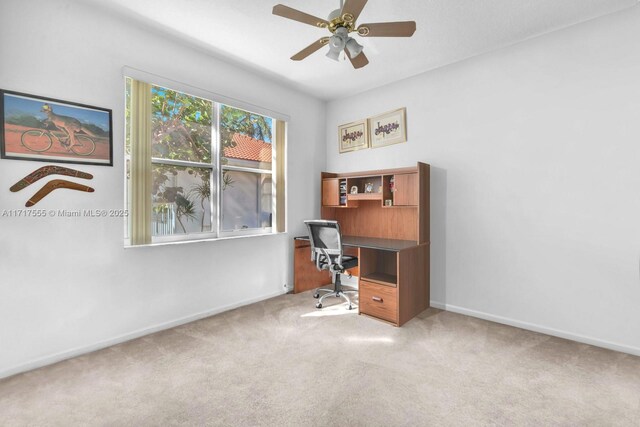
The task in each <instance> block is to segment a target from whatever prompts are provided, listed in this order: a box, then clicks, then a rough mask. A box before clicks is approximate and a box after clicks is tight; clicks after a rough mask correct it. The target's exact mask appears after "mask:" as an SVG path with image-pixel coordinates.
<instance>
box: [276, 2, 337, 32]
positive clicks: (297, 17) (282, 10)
mask: <svg viewBox="0 0 640 427" xmlns="http://www.w3.org/2000/svg"><path fill="white" fill-rule="evenodd" d="M273 14H274V15H278V16H282V17H283V18H289V19H293V20H294V21H298V22H302V23H305V24H309V25H313V26H314V27H319V28H326V27H327V26H328V25H329V23H328V22H327V21H326V20H324V19H321V18H318V17H316V16H313V15H309V14H308V13H304V12H300V11H299V10H297V9H293V8H290V7H289V6H285V5H283V4H277V5H275V6H273Z"/></svg>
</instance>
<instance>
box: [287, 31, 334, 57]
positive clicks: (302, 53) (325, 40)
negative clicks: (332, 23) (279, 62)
mask: <svg viewBox="0 0 640 427" xmlns="http://www.w3.org/2000/svg"><path fill="white" fill-rule="evenodd" d="M327 43H329V37H322V38H321V39H318V40H316V41H314V42H313V43H311V44H310V45H309V46H307V47H305V48H304V49H302V50H301V51H300V52H298V53H296V54H295V55H293V56H292V57H291V59H293V60H294V61H301V60H303V59H304V58H306V57H307V56H309V55H311V54H312V53H313V52H315V51H316V50H318V49H320V48H321V47H322V46H326V45H327Z"/></svg>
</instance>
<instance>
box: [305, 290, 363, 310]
mask: <svg viewBox="0 0 640 427" xmlns="http://www.w3.org/2000/svg"><path fill="white" fill-rule="evenodd" d="M320 292H326V293H325V294H324V295H322V296H320ZM357 293H358V291H357V290H355V289H353V290H351V289H349V290H343V289H339V290H335V289H327V288H318V289H316V290H315V291H314V293H313V297H314V298H319V300H318V303H317V304H316V308H322V301H324V299H325V298H328V297H336V298H344V299H345V301H346V302H348V303H349V306H348V307H347V309H348V310H352V309H353V304H352V303H351V298H349V295H348V294H357Z"/></svg>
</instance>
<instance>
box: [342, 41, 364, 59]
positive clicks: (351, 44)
mask: <svg viewBox="0 0 640 427" xmlns="http://www.w3.org/2000/svg"><path fill="white" fill-rule="evenodd" d="M346 46H347V51H349V56H351V58H355V57H356V56H358V55H360V54H361V53H362V49H363V47H362V45H361V44H360V43H358V42H357V41H356V39H354V38H353V37H349V40H347V45H346Z"/></svg>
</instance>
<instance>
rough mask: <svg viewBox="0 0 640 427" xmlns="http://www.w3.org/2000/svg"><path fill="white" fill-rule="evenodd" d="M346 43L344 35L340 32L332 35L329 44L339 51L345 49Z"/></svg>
mask: <svg viewBox="0 0 640 427" xmlns="http://www.w3.org/2000/svg"><path fill="white" fill-rule="evenodd" d="M345 44H346V41H345V39H344V37H342V36H340V35H338V34H334V35H332V36H331V38H330V39H329V46H331V49H335V50H337V51H340V50H342V49H344V46H345Z"/></svg>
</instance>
